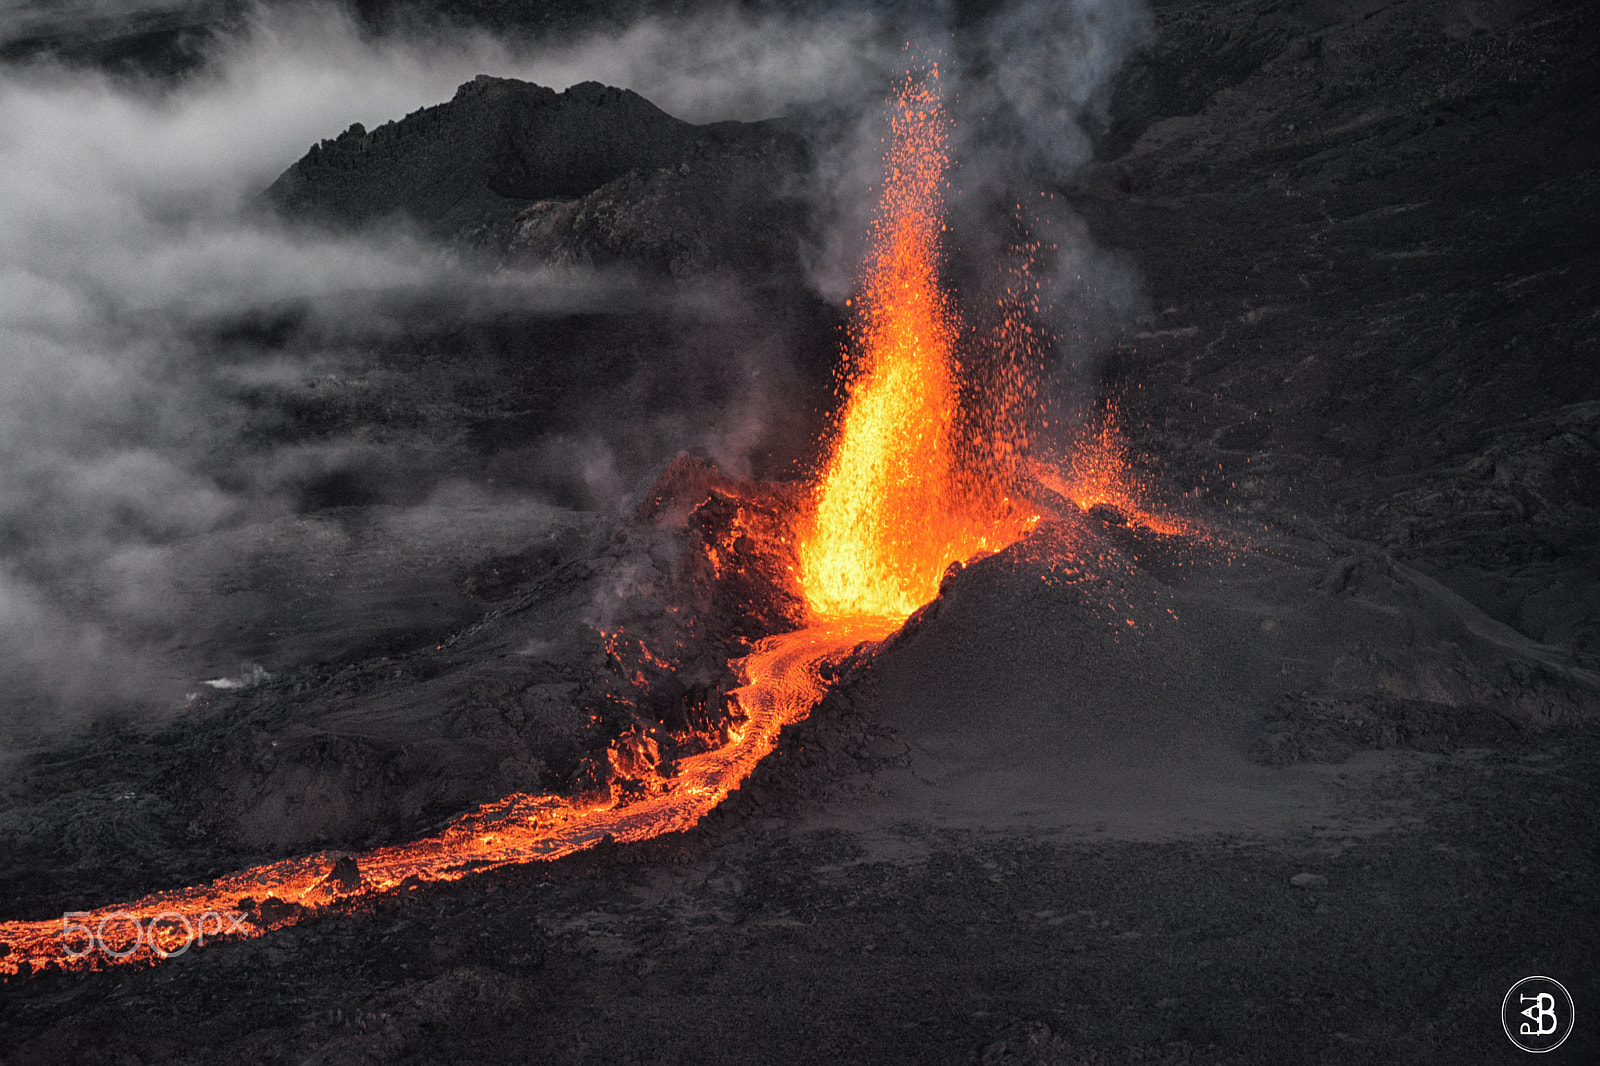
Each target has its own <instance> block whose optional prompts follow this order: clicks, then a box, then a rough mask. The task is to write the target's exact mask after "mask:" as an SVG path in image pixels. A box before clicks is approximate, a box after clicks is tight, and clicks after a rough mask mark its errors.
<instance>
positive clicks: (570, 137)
mask: <svg viewBox="0 0 1600 1066" xmlns="http://www.w3.org/2000/svg"><path fill="white" fill-rule="evenodd" d="M805 160H806V153H805V148H804V144H803V142H802V141H801V139H800V137H799V136H798V135H797V133H796V132H795V131H794V130H793V129H791V128H790V127H789V126H788V125H787V124H786V123H784V122H781V121H770V122H752V123H746V122H717V123H711V124H709V125H704V126H696V125H693V124H691V123H688V122H684V121H681V120H679V119H676V118H673V117H672V116H671V115H668V114H667V113H666V112H664V111H662V110H661V109H660V108H658V107H656V106H655V105H654V104H652V103H650V102H649V101H648V100H646V99H644V98H643V97H642V96H640V95H638V94H637V93H634V92H631V91H629V90H626V89H615V88H609V87H607V86H603V85H600V84H598V83H596V82H584V83H582V84H580V85H574V86H573V87H571V88H570V89H567V90H566V91H565V92H560V93H558V92H556V91H554V90H552V89H547V88H544V87H542V86H538V85H533V84H530V83H528V82H522V81H516V80H513V79H508V78H492V77H489V76H487V75H479V76H478V77H477V78H475V79H473V80H472V81H470V82H467V83H466V84H464V85H462V86H461V88H460V89H458V90H457V92H456V95H455V97H454V98H453V99H451V100H450V101H449V102H448V103H444V104H440V105H437V106H435V107H429V108H423V109H422V110H419V111H416V112H414V113H412V114H411V115H408V116H406V117H405V118H404V119H401V120H400V121H398V122H390V123H387V124H385V125H383V126H380V127H378V128H377V129H375V130H372V131H370V132H369V131H367V130H366V129H364V128H363V127H362V126H361V125H360V124H357V125H354V126H351V127H350V128H349V129H348V130H346V131H345V132H344V133H342V134H340V135H339V136H338V137H337V138H335V139H332V140H325V141H323V142H322V143H321V144H318V145H316V146H314V147H313V148H312V149H311V151H310V152H308V153H307V154H306V155H305V157H304V158H302V159H301V160H300V161H299V162H297V163H295V164H294V165H293V166H292V167H290V168H289V169H288V170H287V171H285V172H284V173H283V175H282V176H280V177H279V178H278V180H277V181H275V182H273V184H272V185H271V187H269V188H268V189H267V192H266V199H267V200H268V202H269V203H271V204H272V205H273V206H274V207H275V208H276V209H277V210H278V211H280V212H281V213H283V214H284V215H286V216H288V217H290V218H295V219H302V220H307V221H312V222H316V223H318V224H322V225H334V226H339V227H357V228H359V227H364V226H371V225H375V224H382V223H386V222H393V221H399V220H403V221H404V222H406V223H409V224H412V225H415V226H416V227H418V228H419V229H421V230H422V231H423V232H424V233H426V234H428V235H429V236H432V237H436V238H444V239H447V240H450V241H453V242H455V243H457V244H458V245H461V246H464V247H468V248H474V249H479V250H483V251H486V252H488V253H490V254H492V255H494V256H496V257H499V258H501V259H503V260H517V261H530V260H531V261H549V262H557V263H594V264H608V263H617V262H621V263H626V264H629V265H633V266H637V267H640V268H642V269H645V270H647V271H651V272H665V273H670V274H678V275H682V274H697V273H705V272H714V271H719V270H728V271H733V272H739V273H746V274H750V273H759V274H761V275H763V276H766V275H771V274H773V273H774V272H776V273H779V274H783V273H786V272H787V271H788V270H789V269H791V268H792V266H793V263H794V259H795V256H794V249H795V246H796V239H797V235H798V233H799V232H800V228H801V226H802V224H803V222H804V211H803V208H802V205H801V204H800V203H799V202H798V201H796V200H794V199H792V198H790V197H788V196H786V195H785V194H784V191H783V190H784V189H785V188H786V186H788V185H790V184H792V183H791V182H789V181H788V180H787V179H789V178H790V176H792V175H794V174H795V173H797V172H798V171H801V170H803V169H804V166H805Z"/></svg>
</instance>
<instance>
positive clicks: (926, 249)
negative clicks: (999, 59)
mask: <svg viewBox="0 0 1600 1066" xmlns="http://www.w3.org/2000/svg"><path fill="white" fill-rule="evenodd" d="M937 74H938V72H937V69H935V71H934V72H933V77H930V78H928V79H926V80H924V81H921V82H917V81H913V80H912V79H910V78H909V77H908V79H907V83H906V86H905V88H904V90H903V92H902V93H901V97H900V101H899V106H898V107H897V108H896V110H895V113H894V115H893V119H892V124H893V132H894V138H893V144H892V147H891V149H890V152H889V158H888V161H887V162H888V176H887V181H886V183H885V188H884V193H883V199H882V201H881V203H880V205H879V212H878V217H877V220H876V222H875V224H874V238H875V245H876V250H875V255H874V258H873V260H872V262H871V263H870V264H869V266H868V269H867V275H866V283H865V286H864V292H863V294H862V298H861V310H860V316H859V320H858V323H857V327H856V330H855V337H854V341H855V345H856V351H857V355H856V357H855V360H854V367H853V372H852V374H851V380H850V381H849V398H848V400H847V401H846V403H845V406H844V410H843V413H842V415H841V416H840V420H839V423H838V426H837V427H836V429H835V432H834V440H833V451H832V455H831V456H830V458H829V460H828V463H827V466H826V468H825V470H824V473H823V476H822V479H821V482H820V484H819V485H818V488H817V491H816V500H815V503H816V510H815V514H814V517H813V519H812V522H811V527H810V529H808V530H807V531H806V532H805V533H804V535H803V537H802V539H801V544H800V553H799V554H800V584H801V588H802V590H803V591H804V593H805V598H806V602H807V605H808V606H809V607H810V609H811V612H812V615H813V617H816V618H837V617H861V618H879V619H894V620H900V619H904V618H905V617H906V616H907V615H909V614H910V613H911V612H912V611H914V610H916V609H917V608H918V607H920V606H922V605H923V604H924V603H927V602H928V601H929V600H931V599H932V598H933V597H934V595H935V594H937V592H938V590H939V581H940V578H941V577H943V575H944V571H945V568H946V567H948V566H949V565H950V564H951V563H952V562H955V561H958V560H963V559H967V558H970V557H971V556H973V555H977V554H979V553H981V552H986V551H993V550H995V549H997V548H999V547H1002V546H1004V545H1005V544H1007V543H1010V542H1011V541H1012V540H1015V539H1016V537H1017V536H1018V535H1019V534H1020V533H1021V532H1022V531H1023V529H1024V528H1025V527H1024V525H1023V524H1022V523H1021V522H1020V521H1019V518H1018V516H1017V515H1016V514H1015V513H1014V512H1013V508H1012V507H1011V506H1010V501H1009V500H1007V499H1006V498H1005V496H1004V494H1003V493H998V492H996V491H994V490H993V487H992V486H991V485H989V484H986V483H977V482H979V481H980V478H979V477H978V475H977V472H976V471H975V470H973V469H972V468H971V467H965V468H964V467H963V465H962V464H961V463H960V462H959V461H958V460H959V456H960V452H961V442H960V441H959V440H958V439H957V424H958V419H957V416H958V414H959V399H958V390H957V385H956V373H955V361H954V337H955V333H956V330H955V323H954V321H953V313H952V309H951V307H950V301H949V299H948V298H947V297H946V296H945V294H944V293H943V292H942V291H941V289H940V287H939V280H938V270H939V234H940V232H941V231H942V230H943V228H944V227H943V224H942V218H943V211H942V207H943V198H942V195H941V187H942V185H943V182H944V172H945V169H946V167H947V165H948V159H947V150H948V133H947V127H948V123H947V121H946V119H945V117H944V112H943V111H942V110H941V108H940V105H939V99H938V96H937V95H936V94H935V91H934V88H935V85H934V81H935V79H936V78H937Z"/></svg>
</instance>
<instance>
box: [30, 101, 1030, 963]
mask: <svg viewBox="0 0 1600 1066" xmlns="http://www.w3.org/2000/svg"><path fill="white" fill-rule="evenodd" d="M936 77H937V71H935V72H934V74H933V76H932V77H930V78H928V79H926V80H921V81H919V80H916V79H914V78H911V77H910V76H908V78H907V81H906V84H905V87H904V89H903V91H902V94H901V98H900V101H899V104H898V107H897V108H896V110H895V112H894V114H893V118H892V125H893V142H892V147H891V149H890V152H889V156H888V160H887V162H888V178H887V180H886V183H885V188H884V193H883V199H882V202H881V204H880V206H879V213H878V218H877V222H876V224H875V227H874V242H875V255H874V258H873V259H872V261H871V263H870V264H869V267H868V269H867V273H866V279H865V287H864V294H863V298H862V301H861V312H860V319H859V322H858V324H857V327H856V330H855V336H854V340H855V349H856V351H857V353H858V354H857V356H856V359H855V362H854V365H853V369H852V372H851V374H850V375H849V379H848V381H847V382H846V384H847V387H848V393H849V395H848V399H847V401H846V403H845V405H844V408H843V412H842V414H841V416H840V419H839V422H838V424H837V426H836V427H835V431H834V434H833V439H832V449H831V453H830V457H829V460H828V462H827V464H826V466H825V468H824V473H823V476H822V478H821V479H820V482H819V484H818V485H817V487H816V489H815V491H814V494H813V503H814V510H813V513H812V514H811V515H810V516H809V517H808V519H807V520H806V521H805V522H804V523H803V524H804V527H805V528H804V529H803V530H801V531H800V535H799V538H798V539H799V551H798V571H799V584H800V592H801V593H802V594H803V596H804V598H805V601H806V606H807V611H808V614H809V618H810V621H811V624H810V625H808V626H807V627H806V628H804V629H801V630H799V631H796V632H792V633H786V634H782V635H780V636H776V637H770V638H768V639H766V640H764V641H762V642H760V643H759V644H757V645H756V647H755V649H754V650H753V651H752V652H751V653H750V654H749V655H747V656H745V657H744V658H742V659H739V660H737V661H736V662H735V663H733V664H732V665H733V666H734V668H735V670H736V671H737V674H738V676H739V678H740V681H741V685H740V687H739V688H737V689H735V690H734V691H733V692H732V693H731V694H730V695H731V697H732V700H733V702H734V703H736V705H737V708H738V712H739V713H738V714H736V715H734V717H733V720H732V725H731V726H730V727H729V728H728V729H727V740H726V743H723V744H721V745H719V746H717V747H714V748H712V749H711V750H708V751H703V752H701V753H699V754H695V755H692V756H689V757H686V758H683V759H681V760H680V761H679V762H677V763H676V765H675V766H673V767H671V768H670V770H669V771H667V772H663V768H662V767H661V766H660V765H658V764H657V759H658V758H659V751H658V748H657V747H656V745H655V742H654V741H653V740H652V739H651V738H649V737H647V736H644V735H642V734H639V733H637V732H635V733H632V734H630V735H628V736H625V737H623V738H621V739H620V740H619V741H618V742H617V744H616V745H614V746H613V748H612V749H611V751H610V752H609V755H610V761H611V766H612V769H613V770H614V771H615V773H614V775H613V776H614V778H616V779H618V780H616V781H614V782H613V784H612V786H611V791H610V794H609V795H606V796H604V797H602V798H599V799H597V800H591V801H589V802H587V803H586V802H583V801H578V800H574V799H571V798H567V797H563V796H548V795H547V796H534V795H527V794H520V793H519V794H516V795H512V796H508V797H506V798H505V799H502V800H499V801H497V802H495V803H491V804H487V805H485V806H483V807H480V808H478V809H477V810H475V811H472V812H470V813H468V814H465V815H463V816H462V817H460V818H459V819H457V820H456V821H455V822H453V823H452V824H451V825H450V826H449V827H448V828H447V829H446V830H445V831H444V832H443V833H441V834H439V835H437V836H433V837H428V838H425V839H422V840H418V841H415V842H413V843H410V844H404V845H397V846H394V847H387V848H380V849H377V850H375V851H371V852H367V853H365V854H363V855H360V856H356V857H354V858H352V857H348V856H341V857H336V856H334V855H331V854H328V853H322V854H318V855H312V856H307V857H303V858H297V859H289V860H285V861H283V862H277V863H272V864H270V865H266V866H260V867H256V868H254V869H250V870H245V871H243V872H241V873H237V874H233V875H230V876H228V877H224V878H221V879H219V880H217V881H214V882H212V883H211V884H208V885H203V886H199V887H195V888H186V889H178V890H175V891H171V892H158V893H155V894H153V895H150V896H147V897H145V898H143V899H141V900H138V901H137V902H134V903H130V904H126V905H122V906H113V907H105V908H101V909H98V910H94V911H90V912H79V913H74V914H70V915H69V916H68V917H67V918H66V919H63V920H62V921H59V922H57V921H41V922H25V921H24V922H17V921H13V922H0V973H7V974H17V973H26V972H33V971H36V970H39V969H46V968H60V969H68V970H84V969H97V968H100V967H102V966H105V965H108V964H110V963H112V962H119V961H130V962H148V961H151V960H153V959H155V958H166V957H168V955H170V954H171V953H174V952H177V951H180V950H184V949H186V948H187V947H188V945H189V944H190V943H192V942H194V941H195V940H197V939H198V940H200V941H201V942H203V941H204V940H205V939H207V938H210V939H217V938H223V937H229V936H231V937H253V936H259V935H260V934H261V933H263V932H265V931H267V930H269V929H275V928H279V927H282V926H285V925H290V924H293V923H295V922H298V921H300V920H301V919H303V918H304V917H306V916H309V915H312V914H315V913H317V912H319V911H321V910H324V909H326V908H328V907H330V906H334V905H340V906H342V905H345V904H347V903H349V902H350V901H353V900H359V899H362V898H365V897H371V896H375V895H378V894H381V893H387V892H393V891H396V890H398V889H401V888H404V887H405V886H407V885H415V884H418V883H422V882H430V881H453V880H457V879H459V878H461V877H464V876H466V875H467V874H469V873H473V872H477V871H481V870H489V869H494V868H496V867H500V866H506V865H510V864H515V863H525V862H529V861H532V860H537V859H555V858H559V857H560V856H563V855H568V854H571V853H573V852H575V851H579V850H582V849H584V848H588V847H591V846H593V845H595V844H597V843H599V842H600V841H602V840H605V839H607V838H610V839H612V840H615V841H618V842H626V841H633V840H642V839H645V838H647V837H653V836H658V835H660V834H662V833H668V832H674V831H678V830H684V829H688V828H689V827H691V826H693V825H694V824H695V823H697V822H698V821H699V820H700V819H701V818H702V817H704V816H705V815H706V813H707V812H709V811H710V810H711V809H712V808H713V807H715V806H716V805H717V804H719V803H721V802H722V800H723V799H724V798H726V796H727V795H728V793H729V792H731V791H733V790H734V789H737V788H738V787H739V786H740V784H741V783H742V782H743V781H744V779H745V778H746V777H747V776H748V775H749V773H750V771H751V770H752V769H753V768H754V767H755V765H756V763H758V762H759V761H760V760H761V759H762V757H764V756H765V755H766V754H767V753H768V752H770V751H771V750H772V748H773V746H774V745H775V744H776V742H777V739H778V734H779V731H780V730H781V729H782V728H783V727H784V726H785V725H788V724H790V723H792V722H796V721H799V720H800V719H802V718H804V717H805V716H806V715H807V714H808V713H809V712H810V710H811V707H812V706H813V705H814V704H815V703H816V701H817V699H818V698H819V697H820V696H821V695H822V693H823V692H824V691H825V685H824V683H823V681H822V679H821V677H820V676H819V667H820V665H821V664H822V663H823V662H825V661H827V660H829V659H834V658H837V657H839V656H840V655H842V654H844V653H846V652H848V651H849V650H850V649H851V648H853V647H855V646H857V645H858V644H860V643H862V642H864V641H871V640H881V639H882V638H884V637H886V636H888V635H889V633H891V632H892V631H893V630H894V629H895V628H896V627H897V626H898V625H899V624H900V623H901V622H902V621H903V620H904V619H905V618H906V617H907V616H908V615H910V614H911V613H912V612H913V611H915V610H916V609H917V608H918V607H920V606H922V605H923V604H924V603H926V602H928V601H929V600H931V599H932V598H933V597H934V596H935V595H936V594H937V592H938V588H939V583H940V579H941V578H942V576H943V574H944V572H945V569H946V567H948V566H949V565H950V564H951V563H952V562H955V561H958V560H964V559H967V558H969V557H971V556H973V555H976V554H979V553H982V552H986V551H993V550H996V549H998V548H1000V547H1003V546H1005V545H1006V544H1009V543H1011V542H1012V541H1014V540H1015V539H1016V538H1017V537H1018V536H1020V535H1021V534H1022V533H1023V532H1024V531H1025V530H1026V529H1027V528H1028V526H1029V525H1030V524H1031V522H1032V521H1033V519H1032V518H1031V516H1029V515H1028V514H1027V513H1026V512H1024V511H1022V510H1019V509H1018V508H1016V507H1014V506H1013V504H1012V503H1011V501H1010V499H1009V498H1008V495H1007V493H1006V491H1005V490H1004V488H1003V487H1002V482H1001V480H1000V478H999V477H998V476H997V466H996V464H995V462H994V461H993V459H992V457H993V455H995V454H997V453H1004V454H1005V455H1006V456H1007V458H1006V460H1005V461H1006V462H1013V461H1014V460H1016V459H1017V458H1019V456H1016V455H1014V454H1013V453H1012V452H1011V451H1009V450H1007V449H1002V448H996V447H992V446H990V444H991V442H986V441H979V440H974V439H971V435H972V431H971V430H970V429H968V430H965V431H964V430H962V429H961V428H960V427H961V426H963V425H967V426H969V427H971V426H973V425H981V423H982V420H981V419H978V420H971V419H969V420H967V421H966V422H965V423H964V422H963V420H962V419H961V417H960V415H961V412H960V403H959V395H960V394H959V389H958V385H957V374H956V366H955V359H954V343H953V338H954V337H955V335H956V328H955V321H954V313H953V310H952V307H951V305H950V301H949V300H948V298H947V297H946V296H945V295H944V293H943V292H942V291H941V289H940V287H939V283H938V268H939V248H938V244H939V233H940V232H941V230H942V228H943V227H942V223H941V208H942V198H941V192H940V188H941V184H942V182H943V175H944V171H945V168H946V165H947V158H946V152H947V132H946V131H947V123H946V120H945V118H944V115H943V112H942V111H941V109H940V106H939V101H938V98H937V96H936V95H935V92H934V79H935V78H936ZM1000 399H1001V400H1002V401H1004V400H1005V398H1000ZM964 432H965V433H967V434H968V437H967V438H966V439H963V433H964ZM984 452H986V453H987V454H988V456H989V457H990V458H987V459H979V458H976V456H978V455H979V453H984ZM964 457H965V459H966V461H963V458H964ZM712 562H713V565H714V566H717V559H716V558H715V557H713V559H712ZM718 572H719V573H720V568H719V571H718ZM645 654H646V655H648V654H649V653H648V650H645ZM652 661H654V662H656V663H657V664H658V665H659V664H660V662H661V661H660V660H654V659H653V660H652ZM669 774H670V776H669ZM623 779H625V780H623Z"/></svg>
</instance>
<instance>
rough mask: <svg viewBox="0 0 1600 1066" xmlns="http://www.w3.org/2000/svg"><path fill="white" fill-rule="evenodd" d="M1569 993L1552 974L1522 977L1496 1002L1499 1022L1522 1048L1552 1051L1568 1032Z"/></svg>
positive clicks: (1570, 1020)
mask: <svg viewBox="0 0 1600 1066" xmlns="http://www.w3.org/2000/svg"><path fill="white" fill-rule="evenodd" d="M1573 1016H1574V1011H1573V1006H1572V996H1571V995H1570V994H1568V992H1567V990H1566V988H1565V987H1563V986H1562V984H1561V982H1560V981H1557V980H1555V979H1554V978H1552V977H1524V978H1523V979H1522V980H1520V981H1518V982H1517V983H1516V984H1514V985H1512V986H1511V991H1509V992H1507V993H1506V998H1505V999H1504V1000H1503V1001H1502V1002H1501V1004H1500V1024H1501V1025H1502V1026H1504V1027H1505V1031H1506V1036H1508V1037H1510V1038H1511V1042H1512V1043H1513V1044H1515V1045H1517V1046H1518V1047H1519V1048H1521V1049H1522V1050H1523V1051H1531V1052H1533V1053H1535V1054H1540V1053H1542V1052H1546V1051H1554V1050H1555V1049H1556V1048H1557V1047H1558V1046H1560V1044H1561V1042H1562V1041H1563V1040H1565V1039H1566V1038H1567V1036H1568V1034H1570V1033H1571V1032H1572V1023H1573V1020H1574V1017H1573Z"/></svg>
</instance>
